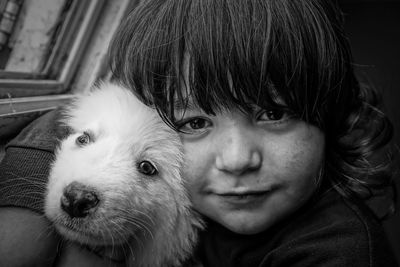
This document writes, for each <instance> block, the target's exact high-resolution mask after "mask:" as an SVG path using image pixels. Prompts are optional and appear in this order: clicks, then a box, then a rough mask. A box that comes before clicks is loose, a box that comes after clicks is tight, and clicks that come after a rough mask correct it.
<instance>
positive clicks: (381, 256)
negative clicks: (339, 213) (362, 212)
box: [260, 220, 398, 267]
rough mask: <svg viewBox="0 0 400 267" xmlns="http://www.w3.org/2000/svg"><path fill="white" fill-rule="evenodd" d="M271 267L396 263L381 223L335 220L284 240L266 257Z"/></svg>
mask: <svg viewBox="0 0 400 267" xmlns="http://www.w3.org/2000/svg"><path fill="white" fill-rule="evenodd" d="M260 266H265V267H266V266H268V267H278V266H279V267H283V266H291V267H303V266H313V267H319V266H320V267H379V266H385V267H389V266H390V267H396V266H398V265H397V263H396V261H395V258H394V256H393V254H392V251H391V248H390V245H389V244H388V242H387V240H386V239H385V233H384V231H383V229H382V228H381V227H380V226H378V225H373V224H370V223H368V224H364V223H361V222H360V221H356V220H354V221H347V222H341V223H338V224H332V225H329V226H327V227H326V228H320V229H318V230H317V231H314V232H310V233H308V234H307V235H303V236H300V237H297V238H294V239H293V240H290V241H287V242H284V243H283V244H281V245H280V246H279V247H277V248H276V249H274V250H273V251H272V252H270V253H268V255H267V256H266V257H265V258H264V260H263V262H262V264H261V265H260Z"/></svg>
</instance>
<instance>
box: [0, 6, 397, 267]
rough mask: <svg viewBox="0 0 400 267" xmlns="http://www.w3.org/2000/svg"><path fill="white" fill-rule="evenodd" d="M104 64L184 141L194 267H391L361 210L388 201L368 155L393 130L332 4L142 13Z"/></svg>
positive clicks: (386, 187)
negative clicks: (363, 81)
mask: <svg viewBox="0 0 400 267" xmlns="http://www.w3.org/2000/svg"><path fill="white" fill-rule="evenodd" d="M110 59H111V66H112V70H113V79H115V80H118V81H119V82H121V83H123V84H124V85H125V86H127V87H128V88H135V90H136V94H137V96H138V97H139V98H140V99H141V100H142V101H143V102H144V103H146V104H148V105H151V106H155V107H156V108H157V109H158V110H159V112H160V115H161V116H162V117H163V118H164V120H165V121H166V122H167V123H168V124H169V125H171V126H172V127H174V128H175V129H177V130H178V131H179V132H180V135H181V139H182V142H183V145H184V150H185V151H184V152H185V161H186V167H185V168H184V177H185V179H186V181H187V188H188V190H189V193H190V196H191V199H192V201H193V204H194V207H195V208H196V210H197V211H199V212H200V213H202V214H203V215H204V216H205V217H206V218H207V220H208V224H207V229H206V231H204V233H202V238H201V242H200V243H199V244H198V249H197V253H196V257H197V258H199V259H200V260H201V261H202V262H203V264H204V266H396V263H395V261H394V258H393V255H392V254H391V252H390V248H389V245H388V243H387V241H386V239H385V234H384V232H383V229H382V227H381V225H380V222H379V219H378V216H377V215H376V213H375V211H374V210H373V209H372V208H370V207H369V206H368V205H369V204H371V203H373V202H374V200H375V199H377V198H378V197H380V198H385V197H386V196H388V199H390V189H391V184H392V183H391V179H392V173H391V172H390V169H389V163H390V158H388V157H386V156H385V157H378V158H377V159H376V158H372V156H374V155H377V153H378V151H381V148H383V147H384V146H385V145H386V144H387V143H388V142H389V140H390V138H391V134H392V126H391V123H390V122H389V121H388V119H387V118H386V116H384V114H383V113H382V112H381V111H379V109H378V108H377V106H376V105H377V103H376V95H375V93H374V92H373V91H371V90H369V89H368V88H365V87H363V86H361V85H360V83H359V82H358V81H357V79H356V77H355V75H354V71H353V67H352V58H351V53H350V49H349V45H348V42H347V39H346V37H345V36H344V33H343V21H342V16H341V13H340V11H339V10H338V8H337V7H336V5H335V4H334V1H331V0H302V1H297V0H296V1H294V0H279V1H278V0H263V1H256V0H252V1H250V0H201V1H185V0H171V1H159V0H147V1H142V2H141V4H139V6H138V7H137V8H136V9H135V10H134V12H133V13H131V14H130V15H129V16H128V17H127V19H126V20H125V21H124V22H123V24H122V25H121V26H120V28H119V31H118V32H117V34H116V36H115V38H114V41H113V43H112V45H111V47H110ZM42 123H43V120H42ZM37 127H38V126H37ZM33 128H34V130H31V131H29V130H27V131H28V133H29V132H32V131H33V132H35V129H37V128H35V126H33ZM23 136H24V134H23ZM25 136H26V135H25ZM30 136H31V135H30ZM50 138H51V137H50ZM9 150H10V149H9ZM14 150H15V149H14ZM50 150H51V149H50ZM10 153H11V151H9V152H8V156H6V157H8V160H7V162H8V163H7V162H6V163H7V164H9V165H7V166H8V167H7V168H8V169H7V170H8V171H9V170H10V168H11V167H10V166H12V164H11V163H10V161H11V160H10V158H11V157H12V155H11V154H10ZM14 153H15V152H14ZM382 158H383V159H382ZM6 163H3V164H6ZM15 165H16V163H14V166H15ZM14 168H16V167H14ZM12 170H14V169H12ZM14 171H15V170H14ZM42 183H45V180H44V181H42ZM390 200H391V199H390ZM2 201H3V202H4V200H2ZM390 203H391V204H392V202H390ZM12 205H14V206H15V205H17V206H24V207H28V208H29V205H27V204H25V205H18V204H15V203H12ZM391 208H392V206H391V205H389V206H388V207H387V210H385V212H384V214H386V213H390V209H391ZM37 210H38V209H37ZM384 214H378V215H379V216H380V215H384ZM70 251H71V250H70ZM72 251H74V252H76V253H70V254H68V253H67V254H64V255H67V256H66V257H69V259H73V258H76V257H82V258H85V257H86V255H84V254H85V253H86V252H85V251H82V250H79V249H78V250H77V249H76V248H75V249H74V250H72ZM48 254H50V253H48ZM0 256H1V255H0ZM87 256H88V257H89V256H91V255H87ZM61 265H62V264H59V266H61ZM64 266H66V265H64Z"/></svg>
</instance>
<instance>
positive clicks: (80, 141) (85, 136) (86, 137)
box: [75, 132, 91, 146]
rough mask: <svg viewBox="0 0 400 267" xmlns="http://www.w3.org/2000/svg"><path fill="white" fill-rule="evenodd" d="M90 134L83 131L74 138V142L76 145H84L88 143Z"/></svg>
mask: <svg viewBox="0 0 400 267" xmlns="http://www.w3.org/2000/svg"><path fill="white" fill-rule="evenodd" d="M90 141H91V140H90V135H89V134H88V133H87V132H83V134H82V135H80V136H78V137H77V138H76V140H75V143H76V144H77V145H78V146H85V145H87V144H89V143H90Z"/></svg>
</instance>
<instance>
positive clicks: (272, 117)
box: [256, 109, 290, 122]
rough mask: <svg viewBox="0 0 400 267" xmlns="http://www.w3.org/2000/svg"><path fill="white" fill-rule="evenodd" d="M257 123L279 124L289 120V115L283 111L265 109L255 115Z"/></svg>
mask: <svg viewBox="0 0 400 267" xmlns="http://www.w3.org/2000/svg"><path fill="white" fill-rule="evenodd" d="M256 118H257V120H258V121H264V122H279V121H284V120H287V119H289V118H290V114H289V113H288V112H287V111H285V110H283V109H267V110H262V111H260V112H259V113H258V114H257V117H256Z"/></svg>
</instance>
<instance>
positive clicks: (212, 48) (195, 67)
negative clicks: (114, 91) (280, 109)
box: [110, 0, 359, 130]
mask: <svg viewBox="0 0 400 267" xmlns="http://www.w3.org/2000/svg"><path fill="white" fill-rule="evenodd" d="M334 2H335V1H332V0H190V1H189V0H168V1H161V0H144V1H141V3H140V4H139V6H138V7H136V8H135V9H134V10H133V12H131V13H130V14H129V15H128V16H127V18H126V19H125V20H124V21H123V22H122V25H121V26H120V27H119V30H118V32H117V33H116V36H115V37H114V40H113V42H112V44H111V46H110V59H111V68H112V71H113V78H114V79H116V80H118V81H119V82H121V83H123V84H124V85H125V86H127V87H129V88H134V90H135V92H136V94H137V95H138V97H139V98H140V99H142V101H144V102H145V103H147V104H151V105H155V106H156V107H157V108H158V110H159V111H160V113H161V114H162V115H164V118H167V119H169V120H173V119H174V118H173V114H174V112H173V109H174V104H176V102H180V103H181V104H182V103H183V104H184V103H186V101H187V96H190V98H191V99H192V101H193V102H194V103H195V104H196V105H198V106H199V107H200V108H201V109H203V110H204V111H205V112H207V113H211V114H213V113H215V111H217V110H220V109H221V108H232V107H237V108H239V109H241V110H246V109H247V108H248V104H249V103H250V104H257V105H259V106H261V107H264V108H265V107H271V106H272V107H277V106H279V105H280V104H281V103H282V100H283V102H284V103H285V105H286V106H287V108H288V109H290V110H291V111H292V112H294V113H295V114H297V115H298V116H299V117H300V118H302V119H304V120H306V121H308V122H310V123H313V124H315V125H317V126H319V127H321V128H322V129H324V130H327V129H326V128H331V129H332V128H333V129H335V125H334V124H337V123H339V122H340V121H341V120H343V118H346V116H347V115H348V113H349V110H347V108H346V107H349V106H351V105H352V101H355V99H356V98H357V96H358V94H359V93H358V90H359V89H358V83H357V81H356V79H355V77H354V73H353V69H352V66H351V54H350V49H349V47H348V46H349V45H348V42H347V40H346V38H345V36H344V34H343V29H342V17H341V13H340V12H339V10H338V9H337V7H336V6H335V4H334ZM185 58H187V59H188V64H183V63H184V59H185ZM185 67H187V68H188V70H187V69H186V70H185ZM185 73H186V74H187V73H189V75H188V77H185ZM277 95H278V96H279V98H280V100H281V101H277V97H276V96H277ZM337 106H340V108H339V109H338V108H337ZM326 124H332V125H326Z"/></svg>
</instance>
